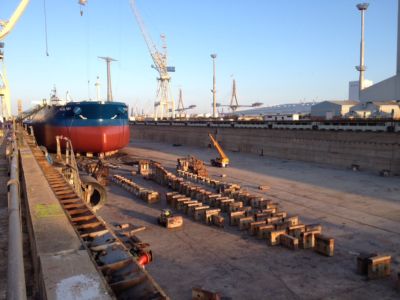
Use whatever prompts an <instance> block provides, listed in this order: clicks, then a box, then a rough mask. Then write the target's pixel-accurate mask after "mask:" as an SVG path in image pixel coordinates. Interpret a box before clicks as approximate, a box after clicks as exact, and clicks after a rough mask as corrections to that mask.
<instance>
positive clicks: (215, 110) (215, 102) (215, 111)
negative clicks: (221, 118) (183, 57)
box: [210, 53, 217, 118]
mask: <svg viewBox="0 0 400 300" xmlns="http://www.w3.org/2000/svg"><path fill="white" fill-rule="evenodd" d="M210 56H211V58H212V60H213V89H212V90H211V92H212V93H213V118H216V117H217V99H216V93H217V90H216V88H215V59H216V58H217V54H215V53H214V54H211V55H210Z"/></svg>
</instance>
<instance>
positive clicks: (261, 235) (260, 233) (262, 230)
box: [256, 225, 275, 239]
mask: <svg viewBox="0 0 400 300" xmlns="http://www.w3.org/2000/svg"><path fill="white" fill-rule="evenodd" d="M274 230H275V226H274V225H261V226H257V227H256V234H257V238H258V239H268V237H269V235H270V232H271V231H274Z"/></svg>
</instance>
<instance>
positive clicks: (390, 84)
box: [360, 5, 400, 102]
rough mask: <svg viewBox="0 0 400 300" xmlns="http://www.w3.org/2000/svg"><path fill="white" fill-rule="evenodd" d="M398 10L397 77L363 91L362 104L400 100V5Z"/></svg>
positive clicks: (361, 95)
mask: <svg viewBox="0 0 400 300" xmlns="http://www.w3.org/2000/svg"><path fill="white" fill-rule="evenodd" d="M398 10H399V12H398V16H397V66H396V75H394V76H392V77H390V78H388V79H386V80H383V81H381V82H378V83H376V84H374V85H372V86H370V87H367V88H364V89H362V90H361V92H360V101H362V102H368V101H392V100H400V34H399V33H400V5H398Z"/></svg>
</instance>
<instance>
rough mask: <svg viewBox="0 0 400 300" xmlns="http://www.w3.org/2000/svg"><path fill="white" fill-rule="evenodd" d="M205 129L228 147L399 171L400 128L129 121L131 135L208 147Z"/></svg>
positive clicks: (284, 156)
mask: <svg viewBox="0 0 400 300" xmlns="http://www.w3.org/2000/svg"><path fill="white" fill-rule="evenodd" d="M208 133H212V134H215V135H216V136H217V139H218V141H219V142H220V144H221V145H222V147H223V148H224V149H226V150H230V151H235V152H244V153H254V154H259V155H264V156H271V157H276V158H280V159H292V160H300V161H307V162H315V163H324V164H328V165H332V166H335V167H340V168H349V167H351V166H352V165H358V166H359V168H360V170H361V171H362V170H366V171H373V172H380V171H381V170H389V171H390V172H391V173H392V174H393V175H400V134H399V133H387V132H352V131H310V130H288V129H239V128H210V127H179V126H149V125H147V126H146V125H131V139H133V140H151V141H157V142H163V143H170V144H174V143H175V144H183V145H188V146H198V147H207V146H208V144H209V143H210V142H209V138H208Z"/></svg>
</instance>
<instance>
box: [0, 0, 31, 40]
mask: <svg viewBox="0 0 400 300" xmlns="http://www.w3.org/2000/svg"><path fill="white" fill-rule="evenodd" d="M29 1H30V0H22V1H21V2H20V3H19V5H18V7H17V8H16V9H15V11H14V13H13V14H12V16H11V18H10V20H8V21H2V22H1V23H0V41H2V40H3V39H4V38H5V37H6V36H7V35H8V34H9V33H10V32H11V30H12V29H13V28H14V26H15V24H16V23H17V21H18V20H19V18H20V17H21V16H22V14H23V13H24V11H25V8H26V7H27V6H28V4H29Z"/></svg>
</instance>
